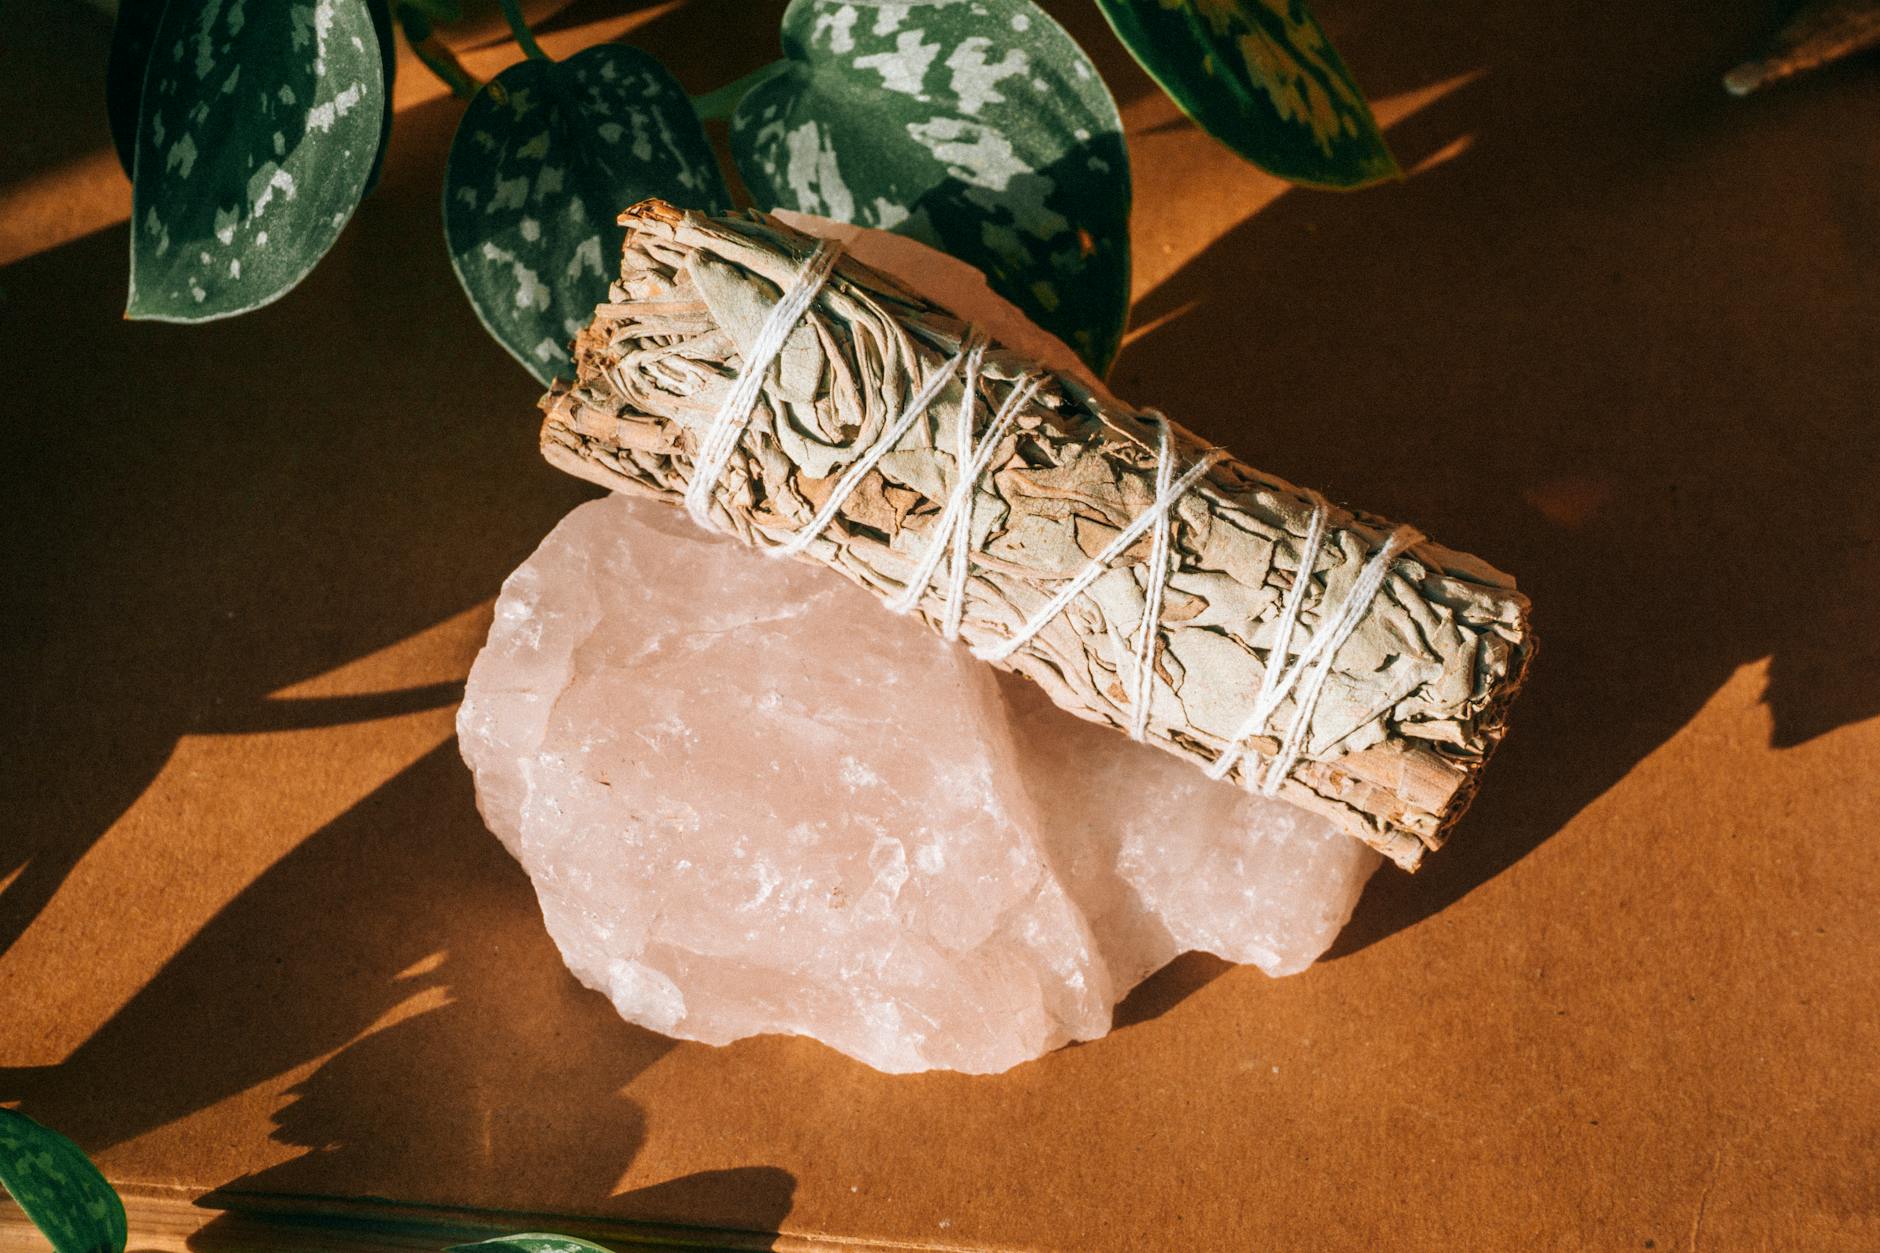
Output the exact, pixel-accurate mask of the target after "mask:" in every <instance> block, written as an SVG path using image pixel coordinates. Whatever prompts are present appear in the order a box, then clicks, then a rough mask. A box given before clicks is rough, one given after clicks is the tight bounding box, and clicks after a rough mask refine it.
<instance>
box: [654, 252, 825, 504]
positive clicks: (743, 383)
mask: <svg viewBox="0 0 1880 1253" xmlns="http://www.w3.org/2000/svg"><path fill="white" fill-rule="evenodd" d="M841 255H842V243H841V241H839V240H834V239H825V240H823V241H821V242H820V243H818V244H817V245H816V250H815V251H814V252H812V253H810V255H809V259H808V260H807V261H805V262H804V263H803V268H802V269H801V270H799V271H797V275H796V281H795V282H794V283H792V284H791V286H790V289H789V290H788V291H786V292H785V293H784V294H783V298H782V299H781V300H779V301H778V302H777V303H776V304H775V305H773V306H772V307H771V310H770V313H769V315H768V316H766V317H765V319H764V325H763V326H762V327H761V328H760V329H759V330H758V332H757V339H756V341H755V342H754V343H752V345H751V350H750V351H749V352H748V353H746V354H744V366H743V368H742V369H741V370H739V372H738V377H737V381H736V382H735V383H733V384H732V387H731V392H730V394H729V395H727V396H726V397H725V401H724V404H722V405H720V406H719V408H718V412H717V413H716V414H714V415H713V416H712V420H711V422H710V424H709V425H707V426H706V428H705V433H704V434H703V435H701V436H700V437H699V443H698V452H697V453H696V454H695V455H694V457H693V459H692V481H691V482H689V483H687V484H686V486H685V511H686V512H687V513H689V514H691V515H692V521H694V522H696V523H698V524H699V525H700V526H702V527H705V528H707V529H713V528H714V526H715V524H714V523H713V521H712V517H711V501H712V493H713V491H715V490H716V489H717V487H718V479H719V476H720V475H722V474H723V473H724V472H725V466H726V465H727V464H729V463H730V461H731V454H732V452H733V451H734V450H735V449H736V448H737V446H738V441H739V440H740V439H742V438H743V437H744V428H745V427H746V426H748V425H750V421H751V410H752V408H753V407H754V406H755V405H756V404H757V393H758V390H759V389H760V388H762V387H763V385H764V376H765V375H766V374H768V373H770V367H771V365H772V364H773V363H774V362H775V361H776V359H777V354H778V353H780V352H782V351H783V345H784V341H785V340H786V339H788V338H789V336H790V332H791V331H792V330H794V329H796V324H797V321H798V319H800V318H801V317H802V316H803V315H804V313H806V312H808V310H809V306H810V302H811V301H812V300H814V299H816V293H817V292H819V291H821V290H822V287H823V284H824V283H826V282H828V281H829V275H830V273H831V272H832V271H833V270H834V269H835V264H836V261H837V259H838V258H840V257H841Z"/></svg>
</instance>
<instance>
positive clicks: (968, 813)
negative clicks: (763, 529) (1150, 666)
mask: <svg viewBox="0 0 1880 1253" xmlns="http://www.w3.org/2000/svg"><path fill="white" fill-rule="evenodd" d="M457 728H458V734H459V739H460V741H461V745H462V750H463V755H464V759H465V760H466V761H468V762H469V764H470V766H471V768H472V769H473V771H474V772H475V775H476V788H477V801H478V805H479V807H480V808H481V810H482V812H483V816H484V818H485V819H486V820H487V821H488V823H489V825H490V827H491V829H492V830H494V831H495V832H496V834H497V836H498V837H499V838H501V840H502V841H503V843H504V845H505V846H506V847H507V848H508V849H509V851H510V852H511V853H512V854H514V856H515V857H516V859H517V860H518V861H519V862H521V864H522V866H523V868H524V869H525V870H526V871H527V872H528V874H529V876H530V878H531V879H532V880H533V881H534V883H535V887H536V891H537V894H538V896H539V897H540V900H541V904H542V913H543V916H544V918H545V919H546V921H547V924H548V929H549V931H550V933H551V934H552V935H553V936H554V938H555V942H556V943H557V944H558V945H559V946H560V949H561V952H562V956H563V957H564V958H565V959H566V961H567V963H568V967H569V969H570V970H572V971H573V972H574V973H575V975H576V976H577V977H578V978H579V979H580V980H581V981H582V982H583V983H585V984H587V985H588V986H589V987H592V988H595V989H598V990H599V991H601V992H603V993H605V994H606V995H607V996H608V997H609V998H611V999H612V1001H613V1003H614V1005H615V1007H616V1008H617V1009H618V1010H619V1011H620V1013H621V1015H622V1016H623V1017H625V1018H627V1019H629V1020H631V1021H633V1022H636V1023H640V1024H642V1025H643V1026H646V1027H649V1028H651V1029H653V1030H655V1031H660V1032H664V1033H666V1034H668V1035H673V1036H678V1037H682V1038H685V1039H692V1040H703V1041H706V1042H708V1043H713V1044H724V1043H728V1042H730V1041H732V1040H737V1039H741V1038H743V1037H745V1036H749V1035H756V1034H759V1033H765V1032H784V1033H790V1034H797V1035H808V1036H813V1037H815V1038H816V1039H819V1040H821V1041H823V1042H824V1043H825V1044H828V1045H829V1046H831V1047H833V1048H836V1049H840V1050H841V1051H842V1052H844V1053H847V1054H849V1055H850V1056H852V1057H855V1058H858V1059H860V1060H862V1061H864V1062H866V1063H868V1064H869V1065H871V1066H874V1067H876V1068H878V1069H880V1070H886V1071H917V1070H927V1069H934V1068H943V1069H950V1070H961V1071H972V1072H993V1071H1001V1070H1005V1069H1007V1068H1009V1067H1011V1066H1014V1065H1017V1064H1018V1063H1020V1062H1023V1061H1026V1060H1028V1059H1031V1058H1035V1057H1037V1056H1039V1055H1040V1054H1043V1053H1045V1052H1048V1051H1049V1050H1051V1049H1053V1048H1056V1047H1058V1046H1060V1045H1062V1044H1065V1043H1067V1042H1069V1041H1071V1040H1090V1039H1095V1038H1097V1037H1100V1036H1102V1035H1103V1034H1104V1033H1105V1032H1107V1031H1108V1030H1109V1027H1110V1020H1111V1011H1112V1009H1113V1008H1114V1006H1115V1004H1116V1002H1117V1000H1118V999H1119V998H1121V997H1122V996H1123V995H1124V994H1125V993H1126V992H1128V990H1129V989H1130V988H1131V987H1132V986H1134V985H1135V984H1136V983H1137V982H1139V981H1140V980H1141V979H1142V978H1144V977H1145V976H1146V975H1148V974H1149V973H1150V972H1152V971H1154V970H1156V969H1157V968H1159V967H1160V966H1162V965H1163V964H1164V963H1166V962H1167V961H1168V960H1169V959H1170V958H1172V957H1174V956H1175V955H1176V954H1177V953H1180V952H1182V951H1184V950H1188V949H1205V950H1207V951H1209V952H1213V953H1217V954H1219V955H1220V956H1222V957H1225V958H1227V959H1228V960H1230V961H1235V962H1251V963H1253V964H1256V965H1258V966H1260V967H1261V968H1262V969H1263V970H1265V971H1267V972H1268V973H1269V974H1286V973H1291V972H1295V971H1299V970H1302V969H1304V968H1305V967H1307V966H1308V965H1310V964H1311V963H1312V961H1313V960H1314V959H1315V958H1316V957H1317V956H1318V955H1319V954H1320V953H1322V952H1323V951H1324V950H1325V949H1326V947H1327V946H1328V945H1330V943H1331V942H1332V939H1333V938H1334V937H1335V936H1336V935H1337V933H1338V930H1339V928H1340V927H1341V926H1343V925H1344V922H1345V920H1346V918H1347V917H1349V915H1350V913H1351V909H1352V906H1353V904H1354V903H1355V902H1356V900H1357V897H1358V893H1359V890H1360V889H1361V888H1362V886H1363V884H1364V881H1365V880H1366V879H1367V878H1368V877H1369V875H1370V874H1371V872H1372V870H1373V869H1374V868H1375V867H1376V865H1377V862H1378V858H1377V855H1376V854H1375V853H1373V852H1371V851H1370V850H1369V849H1367V848H1365V847H1364V846H1363V845H1361V844H1359V843H1358V842H1356V841H1354V840H1351V839H1349V838H1347V837H1345V836H1343V835H1340V834H1338V833H1336V832H1335V831H1333V830H1332V828H1331V827H1330V825H1329V824H1327V823H1326V822H1325V821H1323V820H1322V819H1319V818H1317V817H1315V816H1313V815H1310V814H1307V813H1305V812H1303V811H1301V810H1298V809H1296V808H1294V807H1292V806H1291V805H1288V804H1285V803H1283V802H1277V801H1269V800H1264V799H1262V798H1259V797H1256V796H1252V795H1249V794H1247V793H1245V792H1242V791H1240V790H1238V789H1236V788H1234V787H1231V786H1229V785H1227V784H1223V783H1215V782H1212V781H1210V780H1208V779H1207V778H1206V777H1205V776H1204V775H1203V774H1202V773H1201V772H1200V771H1198V770H1196V769H1195V768H1194V767H1193V766H1191V765H1188V764H1186V763H1184V762H1182V761H1179V760H1177V759H1176V758H1173V757H1170V756H1168V755H1167V754H1164V753H1161V752H1158V751H1156V750H1155V749H1152V748H1147V747H1144V746H1141V745H1137V744H1132V743H1130V742H1129V741H1128V740H1127V739H1126V738H1125V737H1123V736H1120V735H1118V734H1116V733H1115V732H1114V731H1112V730H1109V729H1107V728H1102V727H1097V726H1093V725H1090V724H1087V723H1084V722H1081V721H1079V720H1078V719H1076V718H1074V717H1072V716H1070V715H1068V714H1066V713H1064V712H1062V711H1061V710H1058V709H1056V708H1055V707H1053V706H1052V705H1051V704H1050V703H1049V702H1048V701H1047V700H1045V699H1044V697H1043V696H1042V695H1041V694H1040V693H1038V692H1036V691H1035V690H1033V689H1032V688H1030V686H1029V685H1028V684H1026V683H1024V682H1023V681H1022V680H1017V679H1012V678H1010V677H1009V676H1001V675H998V674H996V673H995V672H994V671H993V670H991V669H990V668H989V667H987V666H985V665H983V664H981V663H979V662H977V661H975V660H974V659H973V658H972V657H971V656H970V655H969V654H968V653H967V651H966V650H965V648H964V647H962V646H959V645H954V644H948V643H946V642H945V641H943V640H941V639H940V638H938V637H937V636H936V635H934V634H933V633H932V632H931V631H929V630H928V629H927V628H926V627H924V626H923V625H921V624H920V623H919V622H917V621H915V620H913V619H910V618H900V617H896V616H895V615H893V614H892V613H889V612H888V611H887V610H885V609H883V608H882V607H881V606H880V604H879V603H877V602H876V601H875V600H874V599H873V598H872V597H870V596H869V595H868V594H866V593H865V592H863V591H861V590H860V589H859V588H856V587H853V586H851V585H849V584H848V583H846V582H844V581H843V580H842V579H840V578H836V577H832V576H831V575H830V574H829V573H828V572H827V571H824V570H819V569H815V568H812V567H810V566H808V565H803V564H798V563H795V562H789V561H771V560H767V559H765V558H764V557H762V556H760V555H758V554H756V553H754V552H752V551H750V550H748V549H745V548H742V547H740V546H738V545H737V544H735V543H732V542H729V541H726V540H721V539H717V538H714V537H711V536H708V535H706V534H705V533H703V532H701V531H699V530H697V529H696V528H694V527H693V526H692V525H691V524H690V523H689V522H688V521H687V520H686V519H685V517H684V515H683V514H682V513H680V512H678V511H676V510H672V509H669V508H666V507H664V506H661V505H657V504H649V503H642V502H634V501H629V500H627V499H625V498H622V497H614V498H609V499H606V500H600V501H595V502H593V503H590V504H586V505H582V506H581V507H579V508H578V509H576V510H574V511H573V512H572V513H570V514H569V515H568V516H567V517H566V518H565V519H563V521H562V522H561V524H560V525H559V526H557V527H556V528H555V530H554V532H553V533H551V534H550V535H549V536H548V538H547V539H546V540H544V541H543V543H542V546H541V547H540V548H539V549H537V551H536V552H535V554H534V555H533V556H532V557H530V558H529V560H528V561H526V562H525V563H524V564H523V565H522V566H521V567H520V568H519V569H518V570H517V571H516V572H515V573H514V574H513V575H511V576H510V578H509V580H508V582H507V583H506V584H504V587H503V592H502V596H501V598H500V599H499V600H498V601H497V604H496V616H495V623H494V625H493V626H492V628H491V631H490V638H489V643H488V645H487V646H486V647H485V648H484V650H483V652H482V654H481V655H480V656H479V657H478V659H477V662H476V665H475V667H474V668H473V669H472V671H471V674H470V680H469V684H468V689H467V691H466V694H465V699H464V704H463V708H462V710H461V712H460V713H459V715H458V720H457Z"/></svg>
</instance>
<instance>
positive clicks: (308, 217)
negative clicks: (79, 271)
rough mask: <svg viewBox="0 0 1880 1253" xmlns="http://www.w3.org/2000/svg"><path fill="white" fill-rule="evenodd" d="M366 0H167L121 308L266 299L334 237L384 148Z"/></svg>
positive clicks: (173, 317)
mask: <svg viewBox="0 0 1880 1253" xmlns="http://www.w3.org/2000/svg"><path fill="white" fill-rule="evenodd" d="M384 84H385V70H384V66H383V64H382V62H381V61H380V58H379V40H378V35H377V33H376V32H375V31H374V29H373V25H372V15H371V12H370V11H369V9H368V8H367V5H366V0H311V2H310V3H296V2H294V0H170V3H169V6H168V8H166V9H165V10H164V14H163V21H162V23H161V25H160V26H159V27H158V29H157V39H156V46H155V48H154V49H153V50H152V52H151V58H150V68H149V71H148V72H147V73H146V74H145V76H144V90H143V101H142V105H141V107H140V108H139V110H138V120H137V160H136V168H135V170H134V171H133V173H132V175H131V291H130V301H129V304H128V306H127V308H126V310H125V313H126V316H128V317H133V318H149V319H154V320H157V321H164V322H205V321H208V320H209V319H211V318H223V317H228V316H230V315H232V314H237V313H246V312H247V311H248V310H250V309H255V308H259V307H260V306H262V305H265V304H267V303H269V302H270V301H273V300H276V299H278V298H279V297H281V296H282V295H284V294H286V293H287V292H288V291H289V290H291V289H292V288H293V286H294V285H295V284H296V283H298V282H300V280H301V279H303V278H305V277H306V276H307V272H308V271H310V270H311V269H313V267H314V264H315V263H316V262H318V261H319V259H320V258H321V257H322V256H324V255H325V254H326V250H327V249H328V248H330V247H332V246H333V241H334V240H336V239H338V238H339V233H340V230H341V229H342V228H343V227H344V226H345V225H346V222H347V219H349V218H351V217H352V212H353V209H354V208H356V207H357V206H358V204H359V197H360V196H361V195H362V194H363V192H364V190H365V185H366V179H367V176H368V175H369V173H370V171H371V169H372V163H373V160H374V159H375V158H376V157H377V155H378V152H379V147H380V136H381V131H382V129H383V123H384V119H385V109H386V104H387V102H386V99H385V88H384Z"/></svg>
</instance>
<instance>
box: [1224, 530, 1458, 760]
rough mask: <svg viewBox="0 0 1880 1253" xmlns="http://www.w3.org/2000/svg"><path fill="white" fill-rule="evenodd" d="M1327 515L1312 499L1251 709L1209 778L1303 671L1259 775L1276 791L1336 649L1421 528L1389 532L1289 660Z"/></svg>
mask: <svg viewBox="0 0 1880 1253" xmlns="http://www.w3.org/2000/svg"><path fill="white" fill-rule="evenodd" d="M1325 515H1326V505H1325V502H1324V501H1323V500H1320V499H1317V498H1315V503H1314V505H1313V510H1312V521H1311V524H1310V525H1309V526H1308V527H1307V530H1306V542H1305V544H1304V545H1303V546H1302V548H1301V551H1300V562H1299V569H1298V571H1297V572H1296V573H1295V574H1294V576H1293V586H1292V588H1291V589H1290V590H1289V591H1288V592H1287V595H1286V604H1285V606H1284V608H1283V609H1282V611H1281V613H1280V621H1279V624H1278V633H1277V634H1276V636H1275V638H1274V642H1273V647H1272V649H1271V651H1270V652H1269V653H1268V655H1267V669H1266V674H1265V676H1264V677H1263V678H1262V680H1261V683H1260V691H1259V694H1258V695H1256V696H1255V697H1254V703H1253V709H1252V711H1251V712H1250V713H1249V714H1248V716H1247V720H1246V721H1245V722H1243V723H1242V724H1241V726H1240V728H1239V729H1238V730H1237V731H1236V732H1235V734H1234V738H1233V740H1232V742H1231V743H1230V744H1229V745H1228V747H1227V749H1226V750H1225V751H1224V752H1222V754H1221V755H1220V756H1219V757H1218V758H1216V759H1215V761H1214V764H1213V765H1211V766H1209V767H1208V775H1209V777H1211V778H1216V779H1219V778H1223V777H1225V776H1226V774H1227V772H1228V771H1229V770H1230V769H1232V768H1233V765H1234V763H1235V762H1236V761H1237V760H1239V758H1240V757H1241V755H1242V753H1244V752H1245V749H1246V742H1247V741H1248V740H1249V739H1251V738H1252V737H1253V736H1255V735H1260V734H1263V733H1264V732H1265V731H1266V724H1267V722H1268V720H1270V719H1271V718H1272V716H1273V712H1274V710H1276V709H1277V708H1278V707H1279V705H1280V702H1282V701H1284V700H1285V699H1286V696H1287V694H1288V693H1289V692H1290V691H1291V690H1292V688H1293V687H1294V685H1295V684H1297V683H1298V682H1299V680H1300V677H1301V676H1302V675H1304V676H1305V684H1304V686H1303V687H1301V688H1300V689H1299V694H1298V696H1297V697H1296V698H1295V700H1294V708H1293V719H1292V723H1291V724H1290V725H1289V726H1288V727H1287V730H1286V734H1285V736H1284V738H1283V739H1282V740H1281V741H1280V746H1279V751H1278V752H1277V753H1276V754H1274V756H1273V759H1272V760H1271V761H1270V762H1268V763H1267V768H1266V771H1265V774H1264V775H1263V776H1262V778H1261V780H1260V791H1261V792H1262V793H1264V794H1265V795H1267V796H1272V795H1274V794H1275V793H1277V792H1278V791H1279V787H1280V784H1282V783H1283V782H1285V780H1286V777H1287V776H1288V775H1290V774H1291V773H1292V770H1293V767H1294V766H1295V765H1297V764H1298V762H1299V757H1300V754H1301V753H1303V752H1304V751H1305V747H1306V736H1307V735H1308V734H1309V733H1310V731H1311V729H1312V716H1313V714H1314V713H1315V712H1316V711H1317V709H1318V704H1319V696H1320V694H1321V693H1322V692H1323V691H1324V690H1325V681H1326V679H1327V678H1329V677H1330V675H1331V672H1332V665H1333V663H1334V662H1336V661H1337V659H1338V651H1339V649H1341V648H1343V647H1344V645H1345V641H1346V640H1348V639H1350V638H1351V633H1352V632H1353V631H1355V630H1357V629H1358V624H1359V623H1361V622H1363V621H1364V618H1365V615H1366V614H1368V613H1370V611H1371V606H1372V604H1373V602H1375V601H1376V600H1377V594H1378V592H1379V591H1381V590H1382V589H1383V586H1384V579H1385V578H1386V577H1387V576H1388V575H1389V574H1390V566H1391V563H1392V562H1393V561H1395V560H1396V558H1397V555H1398V554H1399V553H1401V552H1403V551H1404V550H1405V549H1406V548H1409V547H1410V546H1411V545H1413V544H1415V543H1417V542H1418V541H1419V540H1421V539H1422V538H1423V533H1422V532H1421V531H1419V530H1417V529H1416V528H1415V527H1413V526H1400V527H1398V528H1397V529H1396V530H1394V531H1392V532H1391V533H1390V535H1389V536H1387V537H1386V538H1385V540H1384V543H1383V544H1382V545H1381V546H1380V547H1379V548H1378V550H1377V551H1376V552H1374V553H1372V554H1371V557H1370V559H1369V560H1368V561H1366V562H1365V564H1364V568H1363V569H1362V570H1360V571H1359V572H1358V578H1357V580H1356V582H1354V583H1353V584H1352V585H1351V590H1350V592H1348V593H1347V594H1346V596H1345V598H1344V599H1343V600H1342V601H1341V602H1339V605H1338V608H1337V609H1336V610H1335V611H1333V613H1332V614H1331V616H1330V617H1329V618H1327V619H1325V620H1322V621H1321V622H1320V623H1319V627H1318V630H1316V631H1314V632H1313V633H1312V637H1311V638H1310V639H1309V640H1307V641H1306V645H1305V647H1304V648H1302V649H1300V650H1299V656H1298V657H1297V658H1296V659H1295V660H1294V661H1293V662H1292V664H1290V665H1287V664H1285V660H1284V659H1285V657H1286V653H1287V650H1288V649H1289V648H1290V646H1291V643H1292V634H1293V628H1294V626H1295V625H1296V624H1297V622H1298V619H1299V611H1300V608H1301V606H1302V605H1303V604H1304V600H1305V596H1304V588H1305V586H1306V584H1307V583H1308V582H1309V581H1310V580H1311V577H1312V568H1313V566H1314V565H1315V564H1316V563H1317V560H1318V554H1319V550H1320V548H1321V547H1322V545H1323V543H1324V535H1325ZM1308 669H1309V673H1308Z"/></svg>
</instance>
